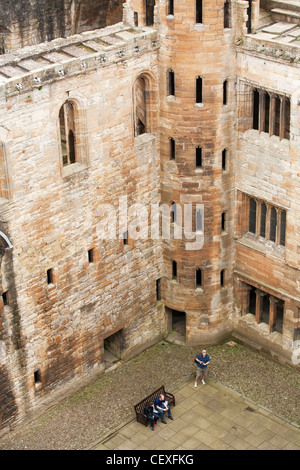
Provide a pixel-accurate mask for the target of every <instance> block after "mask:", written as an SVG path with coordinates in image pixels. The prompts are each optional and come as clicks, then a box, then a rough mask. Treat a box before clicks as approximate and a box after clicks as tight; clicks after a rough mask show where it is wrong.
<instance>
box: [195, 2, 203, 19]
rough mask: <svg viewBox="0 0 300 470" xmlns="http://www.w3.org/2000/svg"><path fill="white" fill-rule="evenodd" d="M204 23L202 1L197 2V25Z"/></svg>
mask: <svg viewBox="0 0 300 470" xmlns="http://www.w3.org/2000/svg"><path fill="white" fill-rule="evenodd" d="M202 22H203V14H202V0H196V23H202Z"/></svg>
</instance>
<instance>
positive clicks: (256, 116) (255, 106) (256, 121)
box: [253, 90, 259, 131]
mask: <svg viewBox="0 0 300 470" xmlns="http://www.w3.org/2000/svg"><path fill="white" fill-rule="evenodd" d="M253 129H255V130H257V131H258V129H259V92H258V91H257V90H254V91H253Z"/></svg>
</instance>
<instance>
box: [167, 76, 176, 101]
mask: <svg viewBox="0 0 300 470" xmlns="http://www.w3.org/2000/svg"><path fill="white" fill-rule="evenodd" d="M168 95H171V96H175V73H174V71H173V70H169V72H168Z"/></svg>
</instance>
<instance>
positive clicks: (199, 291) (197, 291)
mask: <svg viewBox="0 0 300 470" xmlns="http://www.w3.org/2000/svg"><path fill="white" fill-rule="evenodd" d="M195 294H204V290H203V289H202V287H196V289H195Z"/></svg>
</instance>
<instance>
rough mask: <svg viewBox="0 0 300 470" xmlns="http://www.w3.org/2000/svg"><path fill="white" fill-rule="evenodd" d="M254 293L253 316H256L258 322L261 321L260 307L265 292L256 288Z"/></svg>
mask: <svg viewBox="0 0 300 470" xmlns="http://www.w3.org/2000/svg"><path fill="white" fill-rule="evenodd" d="M255 294H256V305H255V318H256V322H257V323H260V322H261V316H262V308H261V306H262V298H263V296H264V295H265V294H264V292H262V291H261V290H260V289H256V290H255Z"/></svg>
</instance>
